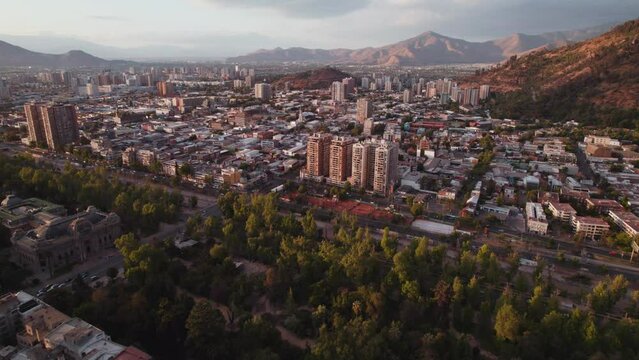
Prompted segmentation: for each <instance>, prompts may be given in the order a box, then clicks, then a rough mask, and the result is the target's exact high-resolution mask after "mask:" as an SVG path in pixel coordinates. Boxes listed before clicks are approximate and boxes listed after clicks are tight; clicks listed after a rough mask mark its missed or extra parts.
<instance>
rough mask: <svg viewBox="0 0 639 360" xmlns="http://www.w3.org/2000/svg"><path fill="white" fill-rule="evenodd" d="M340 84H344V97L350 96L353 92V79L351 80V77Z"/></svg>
mask: <svg viewBox="0 0 639 360" xmlns="http://www.w3.org/2000/svg"><path fill="white" fill-rule="evenodd" d="M342 84H344V94H345V95H349V94H352V93H353V91H354V90H355V79H353V78H352V77H349V78H345V79H343V80H342Z"/></svg>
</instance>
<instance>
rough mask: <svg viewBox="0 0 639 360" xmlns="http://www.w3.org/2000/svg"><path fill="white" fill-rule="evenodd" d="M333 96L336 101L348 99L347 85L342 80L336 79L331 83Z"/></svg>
mask: <svg viewBox="0 0 639 360" xmlns="http://www.w3.org/2000/svg"><path fill="white" fill-rule="evenodd" d="M331 98H332V99H333V101H335V102H344V100H346V85H345V84H344V83H343V82H341V81H335V82H333V84H332V85H331Z"/></svg>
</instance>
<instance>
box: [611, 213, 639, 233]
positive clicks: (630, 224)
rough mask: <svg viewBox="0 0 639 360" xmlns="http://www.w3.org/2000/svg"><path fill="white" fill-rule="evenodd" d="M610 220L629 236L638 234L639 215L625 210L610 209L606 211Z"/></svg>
mask: <svg viewBox="0 0 639 360" xmlns="http://www.w3.org/2000/svg"><path fill="white" fill-rule="evenodd" d="M608 215H610V218H611V219H612V221H614V222H615V224H617V225H619V227H620V228H621V229H622V230H623V231H624V232H625V233H626V234H628V235H629V236H632V237H634V236H637V235H638V234H639V217H637V216H636V215H635V214H633V213H631V212H630V211H625V210H618V209H615V210H610V212H609V213H608Z"/></svg>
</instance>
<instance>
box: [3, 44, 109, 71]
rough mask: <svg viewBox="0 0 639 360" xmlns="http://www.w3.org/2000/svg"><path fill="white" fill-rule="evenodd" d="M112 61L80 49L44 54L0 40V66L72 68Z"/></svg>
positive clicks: (100, 64)
mask: <svg viewBox="0 0 639 360" xmlns="http://www.w3.org/2000/svg"><path fill="white" fill-rule="evenodd" d="M111 63H112V62H110V61H108V60H104V59H101V58H98V57H95V56H93V55H90V54H87V53H85V52H83V51H79V50H73V51H69V52H67V53H64V54H44V53H39V52H34V51H30V50H27V49H24V48H21V47H19V46H15V45H12V44H9V43H7V42H4V41H0V66H42V67H52V68H72V67H85V66H86V67H97V66H107V65H109V64H111Z"/></svg>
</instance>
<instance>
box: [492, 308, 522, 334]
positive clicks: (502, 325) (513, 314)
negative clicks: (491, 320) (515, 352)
mask: <svg viewBox="0 0 639 360" xmlns="http://www.w3.org/2000/svg"><path fill="white" fill-rule="evenodd" d="M520 326H521V319H520V316H519V314H518V313H517V310H515V308H514V307H513V306H512V305H510V304H504V305H503V306H502V307H500V308H499V310H498V311H497V316H496V317H495V333H496V334H497V338H498V339H500V340H508V341H511V342H514V341H516V340H517V338H518V337H519V330H520Z"/></svg>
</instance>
